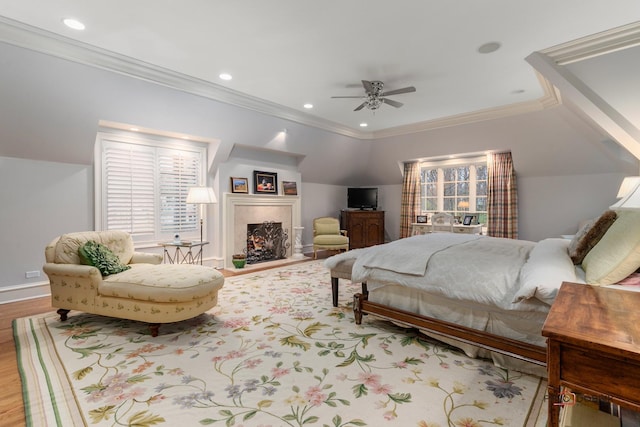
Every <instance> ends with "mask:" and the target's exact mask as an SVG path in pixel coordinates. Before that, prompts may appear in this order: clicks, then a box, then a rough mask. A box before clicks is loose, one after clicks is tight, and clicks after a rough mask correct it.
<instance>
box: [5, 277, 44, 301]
mask: <svg viewBox="0 0 640 427" xmlns="http://www.w3.org/2000/svg"><path fill="white" fill-rule="evenodd" d="M49 295H51V290H50V288H49V282H37V283H25V284H23V285H16V286H5V287H0V304H9V303H12V302H18V301H24V300H29V299H34V298H42V297H46V296H49Z"/></svg>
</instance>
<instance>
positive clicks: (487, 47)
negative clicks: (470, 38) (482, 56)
mask: <svg viewBox="0 0 640 427" xmlns="http://www.w3.org/2000/svg"><path fill="white" fill-rule="evenodd" d="M500 46H501V45H500V43H498V42H489V43H485V44H483V45H482V46H480V47H479V48H478V52H480V53H491V52H495V51H496V50H498V49H500Z"/></svg>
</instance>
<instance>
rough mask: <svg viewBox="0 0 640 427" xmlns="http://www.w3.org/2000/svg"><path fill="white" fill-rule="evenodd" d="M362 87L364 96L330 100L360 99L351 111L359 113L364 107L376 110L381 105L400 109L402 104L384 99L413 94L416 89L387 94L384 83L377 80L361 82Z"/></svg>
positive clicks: (409, 87)
mask: <svg viewBox="0 0 640 427" xmlns="http://www.w3.org/2000/svg"><path fill="white" fill-rule="evenodd" d="M362 86H364V91H365V95H364V96H332V97H331V98H360V99H362V100H363V102H362V104H360V105H358V106H357V107H356V109H355V110H353V111H360V110H362V109H363V108H364V107H367V108H368V109H369V110H374V111H375V110H377V109H378V108H380V106H381V105H382V104H389V105H391V106H392V107H396V108H400V107H402V105H403V104H402V102H398V101H394V100H392V99H388V98H385V97H386V96H390V95H400V94H401V93H409V92H415V91H416V88H415V87H413V86H408V87H403V88H401V89H394V90H390V91H388V92H383V91H382V89H383V88H384V83H383V82H381V81H379V80H374V81H371V82H370V81H367V80H362Z"/></svg>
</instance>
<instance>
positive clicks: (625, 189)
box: [616, 176, 640, 199]
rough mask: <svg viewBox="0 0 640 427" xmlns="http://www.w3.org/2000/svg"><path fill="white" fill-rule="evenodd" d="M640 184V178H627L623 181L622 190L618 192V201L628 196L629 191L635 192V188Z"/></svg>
mask: <svg viewBox="0 0 640 427" xmlns="http://www.w3.org/2000/svg"><path fill="white" fill-rule="evenodd" d="M638 184H640V176H627V177H625V178H624V179H623V180H622V184H620V189H619V190H618V195H617V196H616V197H617V198H618V199H619V198H621V197H624V196H626V195H627V194H628V193H629V191H631V190H633V188H634V187H635V186H636V185H638Z"/></svg>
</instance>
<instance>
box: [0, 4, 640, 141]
mask: <svg viewBox="0 0 640 427" xmlns="http://www.w3.org/2000/svg"><path fill="white" fill-rule="evenodd" d="M0 16H2V17H4V19H3V20H2V21H3V22H4V24H7V23H8V24H10V25H14V24H15V25H18V26H20V27H21V28H23V29H24V28H26V29H27V30H29V31H30V30H32V28H29V27H26V26H24V25H22V24H26V25H27V26H32V27H37V28H39V29H42V30H45V31H46V33H43V32H41V31H38V32H39V33H40V34H44V35H45V36H49V35H51V36H53V37H54V38H56V39H58V40H63V41H71V40H68V39H72V40H74V41H77V42H82V43H81V44H79V43H76V42H73V41H71V42H72V44H74V45H75V46H84V44H85V43H86V44H87V45H90V46H95V47H97V48H99V49H98V52H100V53H105V52H104V51H106V52H107V53H109V52H112V53H116V54H118V55H116V57H117V58H119V59H120V60H122V59H124V60H125V61H129V62H131V63H135V64H137V65H142V66H145V67H150V68H151V69H153V70H155V71H156V72H157V71H158V69H167V70H171V71H173V72H175V73H179V74H175V73H174V74H173V77H174V78H175V77H176V76H179V77H188V78H191V80H190V82H191V83H192V84H199V85H204V86H207V87H208V88H209V93H211V94H213V95H211V96H212V97H214V98H215V97H217V98H218V99H221V100H223V101H225V102H235V103H237V104H240V103H241V102H237V100H238V99H239V98H243V99H244V102H245V103H250V104H251V105H254V106H257V105H262V107H261V108H262V109H263V110H264V109H265V108H264V107H265V106H267V108H266V110H268V111H269V112H271V113H273V114H274V115H280V116H281V117H285V118H291V119H294V120H297V121H302V122H308V123H312V124H313V123H316V124H318V125H320V126H321V127H325V128H331V127H335V129H341V130H342V131H343V133H345V132H346V133H350V132H351V133H353V134H354V135H360V136H363V137H366V135H367V134H368V135H375V134H381V133H382V132H390V131H392V132H393V131H395V132H398V133H403V132H409V131H411V129H414V128H415V126H416V125H419V124H424V123H426V122H427V123H428V122H432V121H438V120H441V119H443V118H447V117H449V118H450V117H452V116H459V115H468V114H470V113H477V112H478V111H483V110H488V109H495V108H500V107H505V106H512V105H514V104H518V105H529V104H531V103H534V104H535V103H536V101H539V100H540V99H541V98H543V97H544V96H545V95H547V93H546V92H545V91H546V88H545V86H544V85H541V82H540V80H539V78H538V76H537V75H536V73H535V72H534V70H533V68H532V67H531V66H530V65H529V64H528V63H527V62H526V61H525V57H527V56H528V55H529V54H531V53H533V52H536V51H541V50H544V49H547V48H550V47H553V46H555V45H558V44H561V43H565V42H569V41H573V40H576V39H579V38H581V37H585V36H589V35H593V34H596V33H599V32H601V31H605V30H608V29H611V28H614V27H618V26H622V25H625V24H629V23H632V22H636V21H640V2H638V0H608V1H603V0H562V1H557V0H535V1H532V0H484V1H478V0H458V1H451V0H440V1H435V0H396V1H394V2H391V1H389V0H386V1H385V0H324V1H315V2H312V1H304V0H269V1H266V0H244V1H243V0H224V1H220V0H182V1H175V0H135V1H131V0H93V1H86V0H57V1H45V0H20V1H16V0H0ZM67 17H73V18H76V19H78V20H80V21H82V22H83V23H84V24H85V25H86V29H85V30H84V31H75V30H71V29H69V28H67V27H65V26H64V25H63V24H62V19H63V18H67ZM13 21H17V22H13ZM33 30H35V29H33ZM49 32H50V33H54V34H49ZM1 36H2V34H1V32H0V40H3V39H4V40H5V41H6V40H8V37H1ZM60 36H62V37H60ZM67 38H68V39H67ZM10 42H13V43H15V44H20V41H19V40H18V41H16V39H15V38H14V39H13V40H11V41H10ZM488 42H499V43H500V44H501V48H500V49H499V50H497V51H496V52H493V53H489V54H480V53H478V51H477V49H478V48H479V47H480V46H481V45H482V44H484V43H488ZM31 47H33V46H31ZM41 50H45V49H41ZM94 51H95V50H94ZM121 55H123V56H124V57H123V56H121ZM132 59H133V61H132ZM140 61H141V62H140ZM222 72H227V73H230V74H232V75H233V80H231V81H228V82H225V81H222V80H220V79H219V78H218V75H219V74H220V73H222ZM361 80H381V81H383V82H384V83H385V89H386V90H393V89H397V88H401V87H405V86H415V88H416V89H417V91H416V92H415V93H409V94H402V95H397V96H392V97H390V98H391V99H393V100H396V101H399V102H402V103H404V106H403V107H401V108H398V109H396V108H393V107H391V106H389V105H383V106H382V107H381V108H380V109H379V110H377V111H376V112H375V114H374V112H372V111H370V110H367V109H363V110H361V111H358V112H354V111H353V109H354V108H355V107H357V106H358V105H359V104H360V103H361V101H360V100H359V99H331V96H334V95H361V94H363V89H362V85H361V83H360V81H361ZM234 100H235V101H234ZM305 103H312V104H313V105H314V108H313V109H311V110H305V109H304V108H303V104H305ZM522 103H524V104H522ZM363 122H366V123H368V127H367V128H361V127H360V126H359V125H360V123H363ZM398 127H400V128H398ZM394 129H395V130H394Z"/></svg>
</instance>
